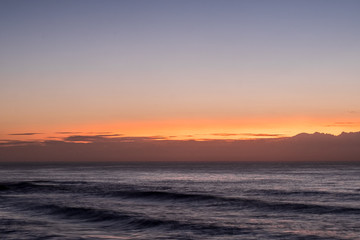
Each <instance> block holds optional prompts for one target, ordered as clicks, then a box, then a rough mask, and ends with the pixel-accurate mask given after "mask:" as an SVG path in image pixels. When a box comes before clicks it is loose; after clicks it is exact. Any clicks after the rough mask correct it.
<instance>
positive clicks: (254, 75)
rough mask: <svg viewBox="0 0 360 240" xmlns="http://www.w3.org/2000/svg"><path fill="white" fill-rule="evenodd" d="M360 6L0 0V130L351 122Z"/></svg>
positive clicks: (260, 128)
mask: <svg viewBox="0 0 360 240" xmlns="http://www.w3.org/2000/svg"><path fill="white" fill-rule="evenodd" d="M359 12H360V1H350V0H338V1H332V0H326V1H325V0H324V1H321V0H313V1H306V0H302V1H276V0H267V1H256V0H251V1H229V0H223V1H220V0H219V1H196V0H193V1H137V0H131V1H100V0H99V1H51V0H48V1H16V0H11V1H4V0H2V1H0V79H1V80H0V104H1V105H0V106H1V118H0V134H2V137H1V138H9V136H8V134H11V133H16V132H24V131H25V132H26V131H31V132H41V133H43V132H47V133H50V132H56V131H61V130H78V129H80V130H84V128H85V127H84V128H81V126H86V129H88V130H89V131H91V130H92V128H94V129H96V130H102V129H104V130H107V131H111V132H121V133H126V134H135V135H136V134H137V135H149V134H150V135H151V134H165V135H166V134H168V135H170V134H171V128H173V129H174V131H173V132H174V134H175V135H176V134H186V133H187V132H190V133H194V132H196V133H204V134H206V133H212V132H214V131H215V132H218V131H222V130H223V131H226V132H229V131H230V132H234V131H235V132H244V131H245V132H246V131H247V130H249V131H251V132H255V133H260V132H261V133H269V134H271V133H282V134H289V135H291V134H294V133H296V132H301V131H305V132H311V131H314V130H316V129H319V130H320V131H325V132H330V133H338V132H341V131H342V130H352V131H355V130H359V129H360V94H359V89H360V26H359V25H360V14H359ZM179 119H180V120H181V121H185V122H186V124H182V123H178V122H179V121H180V120H179ZM214 119H216V123H207V124H205V125H206V127H205V128H201V127H199V126H201V125H202V123H201V122H202V121H205V122H206V121H210V122H211V121H213V120H214ZM254 119H255V120H254ZM259 119H260V120H259ZM192 121H194V122H196V124H192ZM214 121H215V120H214ZM227 121H230V122H231V124H229V123H228V122H227ZM134 122H136V123H137V125H136V124H135V125H134V126H133V125H132V126H130V125H131V124H130V123H134ZM154 122H156V124H155V123H154ZM159 122H160V123H159ZM161 122H166V123H167V124H168V125H171V126H170V127H168V128H167V129H166V130H164V129H162V127H161ZM249 122H254V124H253V125H251V124H250V123H249ZM269 122H274V124H273V125H266V124H265V123H269ZM276 122H277V123H278V124H275V123H276ZM129 124H130V125H129ZM279 124H280V125H281V126H279ZM285 125H286V127H283V126H285ZM92 126H93V127H92ZM129 129H130V130H129ZM131 129H138V130H137V131H135V130H131ZM141 129H143V130H141ZM146 129H147V130H146ZM149 129H151V131H150V130H149ZM179 129H181V131H180V130H179ZM197 129H199V130H197ZM141 131H143V132H141ZM5 135H6V136H5Z"/></svg>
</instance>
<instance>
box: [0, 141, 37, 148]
mask: <svg viewBox="0 0 360 240" xmlns="http://www.w3.org/2000/svg"><path fill="white" fill-rule="evenodd" d="M39 143H41V142H40V141H21V140H0V147H10V146H27V145H33V144H39Z"/></svg>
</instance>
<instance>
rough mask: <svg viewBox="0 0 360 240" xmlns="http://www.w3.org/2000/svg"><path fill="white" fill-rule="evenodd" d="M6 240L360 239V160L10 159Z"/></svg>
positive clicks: (1, 224) (4, 195)
mask: <svg viewBox="0 0 360 240" xmlns="http://www.w3.org/2000/svg"><path fill="white" fill-rule="evenodd" d="M0 239H14V240H22V239H59V240H60V239H61V240H63V239H71V240H76V239H219V240H221V239H223V240H225V239H228V240H230V239H245V240H246V239H254V240H255V239H256V240H258V239H284V240H285V239H286V240H293V239H294V240H295V239H304V240H305V239H306V240H311V239H324V240H325V239H326V240H331V239H334V240H335V239H360V164H359V163H220V162H219V163H118V164H57V165H51V164H48V165H41V164H35V165H31V164H25V165H24V164H18V165H11V164H10V165H1V166H0Z"/></svg>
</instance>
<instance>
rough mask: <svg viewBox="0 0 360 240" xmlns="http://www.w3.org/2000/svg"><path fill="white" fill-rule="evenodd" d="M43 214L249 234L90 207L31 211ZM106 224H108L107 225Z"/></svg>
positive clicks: (124, 224) (125, 224) (52, 206)
mask: <svg viewBox="0 0 360 240" xmlns="http://www.w3.org/2000/svg"><path fill="white" fill-rule="evenodd" d="M34 209H35V210H36V211H41V212H45V213H47V214H49V215H55V216H59V217H62V218H65V219H75V220H80V221H85V222H90V223H104V226H105V227H106V226H111V227H119V226H121V227H123V228H135V229H146V228H166V229H177V230H192V231H196V230H198V231H201V232H202V233H204V232H205V233H208V234H244V233H247V232H249V230H247V229H245V228H239V227H232V226H222V225H218V224H206V223H197V222H191V221H186V222H181V221H177V220H172V219H158V218H152V217H150V216H147V215H144V214H139V213H133V212H119V211H113V210H107V209H96V208H90V207H70V206H60V205H55V204H47V205H41V206H38V207H36V208H32V210H34ZM107 223H108V224H107Z"/></svg>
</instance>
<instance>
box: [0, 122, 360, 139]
mask: <svg viewBox="0 0 360 240" xmlns="http://www.w3.org/2000/svg"><path fill="white" fill-rule="evenodd" d="M359 130H360V121H356V119H355V120H354V119H333V118H332V119H328V118H308V117H284V118H242V119H164V120H149V121H140V120H138V121H113V122H104V123H87V124H82V125H79V124H74V125H67V126H57V127H56V126H47V127H42V128H41V129H34V128H31V129H17V131H16V132H15V131H12V132H3V133H1V138H0V139H3V140H37V141H41V140H51V139H58V140H61V139H63V138H64V137H67V136H71V135H111V134H119V136H132V137H144V136H159V137H164V138H165V139H170V140H189V139H193V140H204V139H258V138H278V137H291V136H294V135H296V134H299V133H302V132H306V133H313V132H323V133H329V134H334V135H338V134H340V133H341V132H343V131H345V132H354V131H359ZM21 133H28V134H21ZM29 133H34V134H29Z"/></svg>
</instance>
